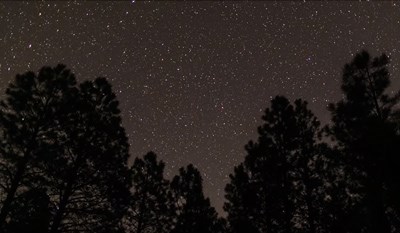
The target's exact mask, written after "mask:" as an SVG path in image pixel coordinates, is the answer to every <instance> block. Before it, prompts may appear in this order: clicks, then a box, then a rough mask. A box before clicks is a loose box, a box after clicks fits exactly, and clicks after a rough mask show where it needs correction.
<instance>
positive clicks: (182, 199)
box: [171, 164, 224, 233]
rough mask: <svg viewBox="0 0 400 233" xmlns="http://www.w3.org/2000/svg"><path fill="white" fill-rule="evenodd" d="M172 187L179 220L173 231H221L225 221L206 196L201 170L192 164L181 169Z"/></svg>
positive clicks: (179, 232) (212, 232)
mask: <svg viewBox="0 0 400 233" xmlns="http://www.w3.org/2000/svg"><path fill="white" fill-rule="evenodd" d="M171 188H172V190H173V193H174V200H175V203H176V204H177V222H176V224H175V226H174V229H173V230H172V231H171V233H220V232H223V231H224V222H223V220H222V219H219V218H218V215H217V212H216V211H215V209H214V208H213V207H211V205H210V200H209V199H208V198H205V197H204V194H203V185H202V178H201V175H200V172H199V171H198V170H197V169H196V168H195V167H194V166H193V165H192V164H190V165H188V166H187V167H186V168H180V169H179V175H177V176H175V177H174V179H173V181H172V183H171Z"/></svg>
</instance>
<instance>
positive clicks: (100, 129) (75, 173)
mask: <svg viewBox="0 0 400 233" xmlns="http://www.w3.org/2000/svg"><path fill="white" fill-rule="evenodd" d="M70 105H71V106H70V108H71V110H75V111H68V112H65V114H64V115H63V118H62V119H60V122H61V123H62V125H63V128H62V129H63V130H62V136H63V138H62V140H61V141H60V142H59V144H60V147H59V150H57V151H56V152H57V155H55V156H52V157H51V158H50V159H49V162H48V163H47V164H46V165H47V166H46V167H45V172H46V177H45V178H46V179H47V185H48V189H49V195H50V198H51V201H52V203H53V205H54V206H55V208H53V209H52V217H51V221H50V227H49V229H50V230H49V232H50V233H58V232H70V231H74V232H116V231H119V230H120V228H121V225H120V224H121V220H122V217H123V216H124V214H125V212H126V210H127V208H128V204H129V200H130V199H129V198H130V195H129V188H130V179H129V177H130V174H129V168H128V166H127V159H128V156H129V154H128V150H129V144H128V141H127V137H126V135H125V130H124V129H123V127H122V125H121V124H122V122H121V117H120V114H119V113H120V110H119V109H118V101H117V100H116V96H115V94H114V93H113V92H112V88H111V85H110V84H109V83H108V82H107V81H106V79H104V78H97V79H96V80H95V81H93V82H92V81H86V82H84V83H82V84H81V85H80V88H79V95H78V96H77V97H76V98H75V102H71V103H70Z"/></svg>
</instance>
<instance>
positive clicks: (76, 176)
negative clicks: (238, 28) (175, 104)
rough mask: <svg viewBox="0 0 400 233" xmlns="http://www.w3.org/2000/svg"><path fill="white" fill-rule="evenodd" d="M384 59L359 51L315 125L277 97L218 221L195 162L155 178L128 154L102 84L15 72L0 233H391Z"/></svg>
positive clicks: (1, 140)
mask: <svg viewBox="0 0 400 233" xmlns="http://www.w3.org/2000/svg"><path fill="white" fill-rule="evenodd" d="M388 65H389V59H388V57H387V56H386V55H382V56H379V57H376V58H371V57H370V55H369V54H368V53H367V52H366V51H362V52H360V53H359V54H357V55H356V56H355V57H354V59H353V60H352V61H351V62H350V63H349V64H346V65H345V67H344V69H343V80H342V91H343V99H342V100H340V101H338V102H337V103H333V104H330V105H329V110H330V112H331V115H332V122H331V124H329V125H328V126H325V127H321V126H320V123H319V121H318V119H317V117H316V116H315V115H314V114H313V113H312V112H311V111H310V110H309V108H308V105H307V102H306V101H303V100H301V99H297V100H295V101H294V102H293V103H291V102H290V101H289V100H288V99H287V98H285V97H283V96H276V97H275V98H274V99H273V100H272V101H271V106H270V107H269V108H267V109H266V111H265V114H264V115H263V116H262V119H263V121H264V122H263V125H261V126H260V127H259V128H258V139H257V141H250V142H249V143H248V144H247V145H246V147H245V150H246V152H247V154H246V156H245V158H244V161H243V162H242V163H240V164H239V165H238V166H236V167H235V168H234V172H233V174H231V175H230V182H229V183H228V184H227V185H226V187H225V191H226V195H225V197H226V203H225V205H224V209H225V211H226V212H227V218H226V220H225V219H224V218H220V217H218V214H217V212H216V210H215V209H214V208H213V207H212V206H211V204H210V200H209V199H208V198H207V197H205V195H204V193H203V184H202V182H203V181H202V177H201V175H200V172H199V171H198V170H197V169H196V168H195V167H194V166H193V165H192V164H190V165H188V166H187V167H182V168H180V169H179V174H178V175H176V176H175V177H174V178H173V179H172V181H169V180H167V179H166V178H165V177H164V167H165V164H164V162H163V161H158V160H157V156H156V154H155V153H153V152H149V153H147V154H146V155H145V156H143V158H136V159H135V160H134V161H133V165H132V166H131V168H129V167H128V165H127V163H128V157H129V154H128V151H129V144H128V139H127V137H126V134H125V131H124V128H123V127H122V120H121V117H120V110H119V107H118V101H117V100H116V95H115V94H114V93H113V91H112V87H111V85H110V84H109V83H108V82H107V80H106V79H105V78H97V79H95V80H94V81H86V82H83V83H81V84H79V85H78V84H77V83H76V80H75V77H74V75H73V74H72V73H71V72H70V71H69V70H67V69H65V66H63V65H58V66H56V67H54V68H51V67H43V68H42V69H41V70H40V71H39V72H38V73H37V74H36V73H33V72H27V73H25V74H22V75H17V76H16V79H15V81H14V82H13V83H11V84H10V85H9V87H8V89H7V91H6V98H5V99H4V100H3V101H1V102H0V233H28V232H29V233H44V232H49V233H64V232H83V233H85V232H87V233H89V232H96V233H113V232H114V233H223V232H229V233H395V232H400V198H399V197H400V169H398V167H399V165H400V157H399V156H398V151H400V110H399V109H398V105H399V101H400V92H399V93H397V94H393V92H392V94H389V93H390V92H389V91H387V90H388V88H389V87H390V75H389V72H388Z"/></svg>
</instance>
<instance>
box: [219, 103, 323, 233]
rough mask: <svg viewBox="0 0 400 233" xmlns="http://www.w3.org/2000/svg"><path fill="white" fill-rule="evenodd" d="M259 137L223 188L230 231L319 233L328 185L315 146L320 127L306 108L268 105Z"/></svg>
mask: <svg viewBox="0 0 400 233" xmlns="http://www.w3.org/2000/svg"><path fill="white" fill-rule="evenodd" d="M262 119H263V120H264V121H265V123H264V125H263V126H261V127H259V128H258V133H259V138H258V141H257V142H256V143H255V142H253V141H250V142H249V143H248V144H247V145H246V151H247V156H246V157H245V161H244V163H243V164H241V165H239V166H238V167H236V168H235V172H234V174H233V175H231V176H230V177H231V183H230V184H228V185H227V186H226V193H227V194H226V198H227V203H225V210H226V211H227V212H228V222H229V224H230V227H231V231H232V232H238V233H239V232H273V233H275V232H323V230H322V222H323V217H322V216H323V214H326V213H324V211H323V206H324V205H327V203H326V200H325V196H326V187H325V185H326V184H327V183H329V180H327V177H325V175H324V174H323V173H321V170H323V169H324V168H326V156H325V155H324V153H323V152H324V150H322V148H326V147H327V146H326V145H324V144H322V143H320V142H319V138H318V135H319V133H320V128H319V122H318V120H317V119H316V117H315V116H314V115H313V114H312V112H311V111H310V110H308V109H307V103H306V102H304V101H301V100H296V101H295V104H294V105H292V104H290V102H289V101H288V100H287V99H286V98H285V97H282V96H277V97H275V98H274V99H273V100H272V101H271V108H268V109H267V110H266V111H265V115H264V116H263V118H262Z"/></svg>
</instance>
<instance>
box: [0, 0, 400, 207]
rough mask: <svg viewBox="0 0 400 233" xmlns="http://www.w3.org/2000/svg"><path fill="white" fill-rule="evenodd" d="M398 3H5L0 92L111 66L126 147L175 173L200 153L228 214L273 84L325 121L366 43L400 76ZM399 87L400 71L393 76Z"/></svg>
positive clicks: (215, 196)
mask: <svg viewBox="0 0 400 233" xmlns="http://www.w3.org/2000/svg"><path fill="white" fill-rule="evenodd" d="M399 6H400V2H394V1H385V2H374V3H371V2H364V1H363V2H350V1H333V2H327V1H307V2H299V1H297V2H279V1H265V2H240V1H239V2H231V1H225V2H212V1H210V2H195V1H188V2H178V1H176V2H174V1H170V2H162V1H158V2H139V1H137V2H132V1H125V2H123V1H119V2H108V1H102V2H93V1H90V2H81V1H77V2H65V1H63V2H50V1H48V2H39V1H31V2H29V3H26V2H18V1H16V2H0V25H1V26H0V53H1V56H0V92H1V93H2V96H4V94H3V93H4V91H5V88H6V87H7V85H8V83H9V82H10V81H12V80H13V79H14V77H15V75H16V74H17V73H23V72H25V71H28V70H33V71H37V70H38V69H39V68H40V67H42V66H44V65H51V66H54V65H56V64H58V63H63V64H65V65H67V67H68V68H69V69H71V70H72V71H73V72H74V73H75V74H76V76H77V78H78V80H80V81H82V80H85V79H94V78H96V77H98V76H104V77H106V78H108V80H110V82H111V83H112V85H113V87H114V91H115V92H116V93H117V96H118V99H119V101H120V107H121V109H122V116H123V123H124V127H125V128H126V132H127V133H128V135H129V140H130V144H131V156H132V158H134V157H136V156H142V155H143V154H145V153H146V152H148V151H150V150H152V151H154V152H156V153H157V154H158V156H159V158H161V159H162V160H164V161H165V162H166V165H167V166H166V174H167V177H168V178H171V177H172V176H173V175H175V174H177V171H178V168H179V167H181V166H185V165H187V164H189V163H193V164H194V165H195V166H197V167H198V168H199V169H200V170H201V173H202V175H203V179H204V186H205V192H206V195H207V196H209V197H210V198H211V201H212V204H213V205H214V206H215V207H216V208H217V210H218V211H219V212H220V213H222V204H223V201H224V199H223V198H224V197H223V196H224V187H225V184H226V183H227V182H228V180H229V178H228V175H229V173H231V172H232V171H233V167H234V166H235V165H237V164H238V163H240V162H241V161H243V159H244V156H245V151H244V145H245V144H246V143H247V142H248V141H249V140H250V139H256V137H257V134H256V128H257V126H258V125H260V124H261V123H262V122H261V116H262V114H263V111H264V109H265V108H266V107H268V106H269V101H270V99H271V98H272V97H274V96H275V95H277V94H281V95H286V96H287V97H289V98H290V99H291V100H294V99H295V98H304V99H305V100H307V101H308V102H309V103H310V107H311V108H312V110H313V111H314V112H315V113H316V114H317V115H318V116H319V117H320V120H321V121H322V122H324V123H327V122H328V121H329V113H328V111H327V110H326V106H327V103H329V102H332V101H336V100H337V99H339V98H340V96H341V93H340V86H339V85H340V81H341V69H342V67H343V65H344V64H345V63H346V62H349V61H350V60H351V59H352V56H353V55H354V54H355V53H357V52H358V51H360V50H361V49H367V50H368V51H370V53H371V54H372V55H379V54H380V53H382V52H386V53H387V54H388V55H389V56H390V58H391V60H392V63H391V67H390V70H391V73H392V75H393V78H394V79H396V78H397V77H398V75H399V72H398V67H399V65H400V63H399V58H400V54H399V49H400V7H399ZM393 84H394V86H395V87H396V88H398V87H399V86H400V81H396V80H394V81H393Z"/></svg>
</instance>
